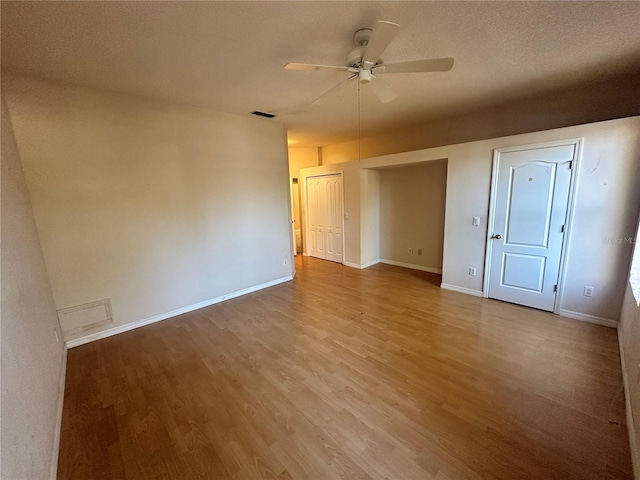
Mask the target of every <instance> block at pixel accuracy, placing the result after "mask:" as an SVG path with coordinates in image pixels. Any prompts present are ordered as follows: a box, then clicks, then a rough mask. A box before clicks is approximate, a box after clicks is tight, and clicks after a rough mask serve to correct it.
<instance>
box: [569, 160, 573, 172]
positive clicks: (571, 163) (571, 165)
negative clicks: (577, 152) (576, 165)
mask: <svg viewBox="0 0 640 480" xmlns="http://www.w3.org/2000/svg"><path fill="white" fill-rule="evenodd" d="M569 170H573V160H571V161H570V162H569Z"/></svg>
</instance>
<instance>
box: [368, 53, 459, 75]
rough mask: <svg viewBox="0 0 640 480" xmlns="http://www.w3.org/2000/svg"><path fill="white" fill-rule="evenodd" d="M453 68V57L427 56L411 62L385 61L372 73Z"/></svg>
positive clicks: (436, 70)
mask: <svg viewBox="0 0 640 480" xmlns="http://www.w3.org/2000/svg"><path fill="white" fill-rule="evenodd" d="M452 68H453V58H451V57H446V58H428V59H425V60H414V61H411V62H399V63H387V64H384V65H380V66H379V67H376V68H375V69H374V71H373V73H374V74H376V75H377V74H379V73H420V72H448V71H449V70H451V69H452Z"/></svg>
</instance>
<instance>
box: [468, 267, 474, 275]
mask: <svg viewBox="0 0 640 480" xmlns="http://www.w3.org/2000/svg"><path fill="white" fill-rule="evenodd" d="M469 275H471V276H472V277H475V276H476V269H475V268H473V267H469Z"/></svg>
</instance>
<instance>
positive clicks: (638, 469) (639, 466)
mask: <svg viewBox="0 0 640 480" xmlns="http://www.w3.org/2000/svg"><path fill="white" fill-rule="evenodd" d="M618 346H619V348H620V364H621V365H622V384H623V385H624V401H625V411H626V413H627V432H629V446H630V447H631V463H632V464H633V478H635V479H636V480H640V452H639V451H638V447H639V445H637V442H636V424H635V423H634V421H633V410H631V397H630V395H629V392H630V390H629V371H628V370H627V366H626V364H625V362H624V359H625V356H624V346H623V342H622V335H621V330H620V329H619V330H618Z"/></svg>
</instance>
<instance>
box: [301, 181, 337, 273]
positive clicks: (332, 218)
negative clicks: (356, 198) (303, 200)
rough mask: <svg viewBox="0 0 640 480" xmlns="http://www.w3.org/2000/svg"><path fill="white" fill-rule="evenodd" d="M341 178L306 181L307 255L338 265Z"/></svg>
mask: <svg viewBox="0 0 640 480" xmlns="http://www.w3.org/2000/svg"><path fill="white" fill-rule="evenodd" d="M342 217H343V195H342V176H341V175H322V176H318V177H308V178H307V224H308V229H307V230H308V248H309V255H310V256H312V257H316V258H322V259H325V260H331V261H334V262H340V263H342V235H343V233H342Z"/></svg>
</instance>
